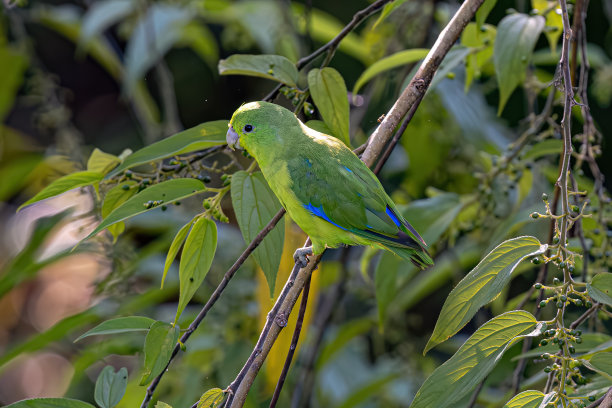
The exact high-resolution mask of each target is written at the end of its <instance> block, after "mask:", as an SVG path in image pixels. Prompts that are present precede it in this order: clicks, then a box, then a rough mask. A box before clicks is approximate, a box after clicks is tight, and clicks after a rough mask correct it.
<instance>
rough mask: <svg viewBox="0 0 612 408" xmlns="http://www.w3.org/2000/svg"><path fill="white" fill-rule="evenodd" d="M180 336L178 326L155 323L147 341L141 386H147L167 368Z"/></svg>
mask: <svg viewBox="0 0 612 408" xmlns="http://www.w3.org/2000/svg"><path fill="white" fill-rule="evenodd" d="M179 334H180V327H179V326H178V325H171V324H168V323H165V322H159V321H158V322H155V323H153V326H151V329H150V330H149V333H147V338H146V339H145V344H144V353H145V358H144V367H143V372H142V377H141V378H140V383H139V385H147V384H148V383H150V382H151V381H152V380H153V378H155V377H157V375H159V373H161V372H162V371H163V370H164V368H166V365H167V364H168V362H169V361H170V356H171V355H172V350H173V349H174V345H175V344H176V342H177V340H178V338H179Z"/></svg>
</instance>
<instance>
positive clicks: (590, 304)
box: [584, 300, 593, 308]
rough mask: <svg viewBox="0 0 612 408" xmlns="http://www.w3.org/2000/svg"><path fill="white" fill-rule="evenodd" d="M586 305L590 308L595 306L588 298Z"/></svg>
mask: <svg viewBox="0 0 612 408" xmlns="http://www.w3.org/2000/svg"><path fill="white" fill-rule="evenodd" d="M584 306H585V307H588V308H590V307H591V306H593V304H592V303H591V302H590V301H588V300H587V301H586V302H584Z"/></svg>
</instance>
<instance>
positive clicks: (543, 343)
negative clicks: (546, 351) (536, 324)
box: [540, 339, 548, 346]
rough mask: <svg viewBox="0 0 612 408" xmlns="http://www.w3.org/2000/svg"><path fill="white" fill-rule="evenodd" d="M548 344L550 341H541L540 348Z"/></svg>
mask: <svg viewBox="0 0 612 408" xmlns="http://www.w3.org/2000/svg"><path fill="white" fill-rule="evenodd" d="M547 344H548V340H546V339H542V340H540V346H545V345H547Z"/></svg>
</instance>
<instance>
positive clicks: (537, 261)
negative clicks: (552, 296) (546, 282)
mask: <svg viewBox="0 0 612 408" xmlns="http://www.w3.org/2000/svg"><path fill="white" fill-rule="evenodd" d="M531 263H532V264H534V265H539V264H541V263H542V261H540V258H538V257H537V256H536V257H534V258H532V259H531ZM536 289H539V288H536Z"/></svg>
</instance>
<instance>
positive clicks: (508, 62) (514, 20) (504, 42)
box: [493, 13, 545, 115]
mask: <svg viewBox="0 0 612 408" xmlns="http://www.w3.org/2000/svg"><path fill="white" fill-rule="evenodd" d="M544 22H545V21H544V17H542V16H533V17H530V16H528V15H527V14H520V13H517V14H511V15H509V16H506V17H504V18H503V19H502V20H501V21H500V22H499V24H498V26H497V37H496V39H495V45H494V47H493V63H494V65H495V74H496V76H497V84H498V86H499V109H498V112H497V114H498V115H499V114H501V112H502V111H503V110H504V106H505V105H506V102H507V101H508V98H510V95H511V94H512V92H513V91H514V89H515V88H516V87H517V86H518V85H520V84H522V83H523V81H524V80H525V75H526V70H527V64H529V60H530V59H531V55H532V54H533V47H535V44H536V42H537V41H538V37H539V36H540V33H541V32H542V29H543V28H544Z"/></svg>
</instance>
